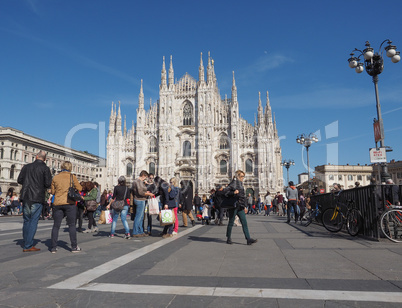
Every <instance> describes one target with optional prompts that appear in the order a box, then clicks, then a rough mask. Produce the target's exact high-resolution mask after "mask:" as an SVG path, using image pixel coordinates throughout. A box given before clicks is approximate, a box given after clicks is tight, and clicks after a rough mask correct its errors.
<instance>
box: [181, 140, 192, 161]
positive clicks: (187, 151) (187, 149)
mask: <svg viewBox="0 0 402 308" xmlns="http://www.w3.org/2000/svg"><path fill="white" fill-rule="evenodd" d="M187 156H191V143H190V141H187V140H186V141H184V142H183V157H187Z"/></svg>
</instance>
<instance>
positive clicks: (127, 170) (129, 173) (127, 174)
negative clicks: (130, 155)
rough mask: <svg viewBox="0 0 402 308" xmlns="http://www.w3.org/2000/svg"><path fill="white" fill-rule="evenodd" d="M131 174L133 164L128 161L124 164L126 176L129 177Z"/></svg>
mask: <svg viewBox="0 0 402 308" xmlns="http://www.w3.org/2000/svg"><path fill="white" fill-rule="evenodd" d="M132 175H133V164H132V163H128V164H127V166H126V176H128V177H131V176H132Z"/></svg>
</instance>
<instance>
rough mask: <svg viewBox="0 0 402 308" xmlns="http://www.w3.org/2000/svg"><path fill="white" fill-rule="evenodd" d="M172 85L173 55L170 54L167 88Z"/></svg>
mask: <svg viewBox="0 0 402 308" xmlns="http://www.w3.org/2000/svg"><path fill="white" fill-rule="evenodd" d="M173 85H174V72H173V57H172V56H170V66H169V88H171V87H172V86H173Z"/></svg>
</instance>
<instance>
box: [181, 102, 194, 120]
mask: <svg viewBox="0 0 402 308" xmlns="http://www.w3.org/2000/svg"><path fill="white" fill-rule="evenodd" d="M183 125H193V105H191V103H190V102H187V103H186V104H185V105H184V107H183Z"/></svg>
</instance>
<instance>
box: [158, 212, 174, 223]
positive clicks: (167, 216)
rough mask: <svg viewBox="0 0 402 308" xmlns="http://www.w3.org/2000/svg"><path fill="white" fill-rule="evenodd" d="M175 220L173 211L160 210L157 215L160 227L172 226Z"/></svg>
mask: <svg viewBox="0 0 402 308" xmlns="http://www.w3.org/2000/svg"><path fill="white" fill-rule="evenodd" d="M175 220H176V216H175V214H174V212H173V210H162V211H161V212H160V213H159V221H160V223H161V226H168V225H173V224H174V222H175Z"/></svg>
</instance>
